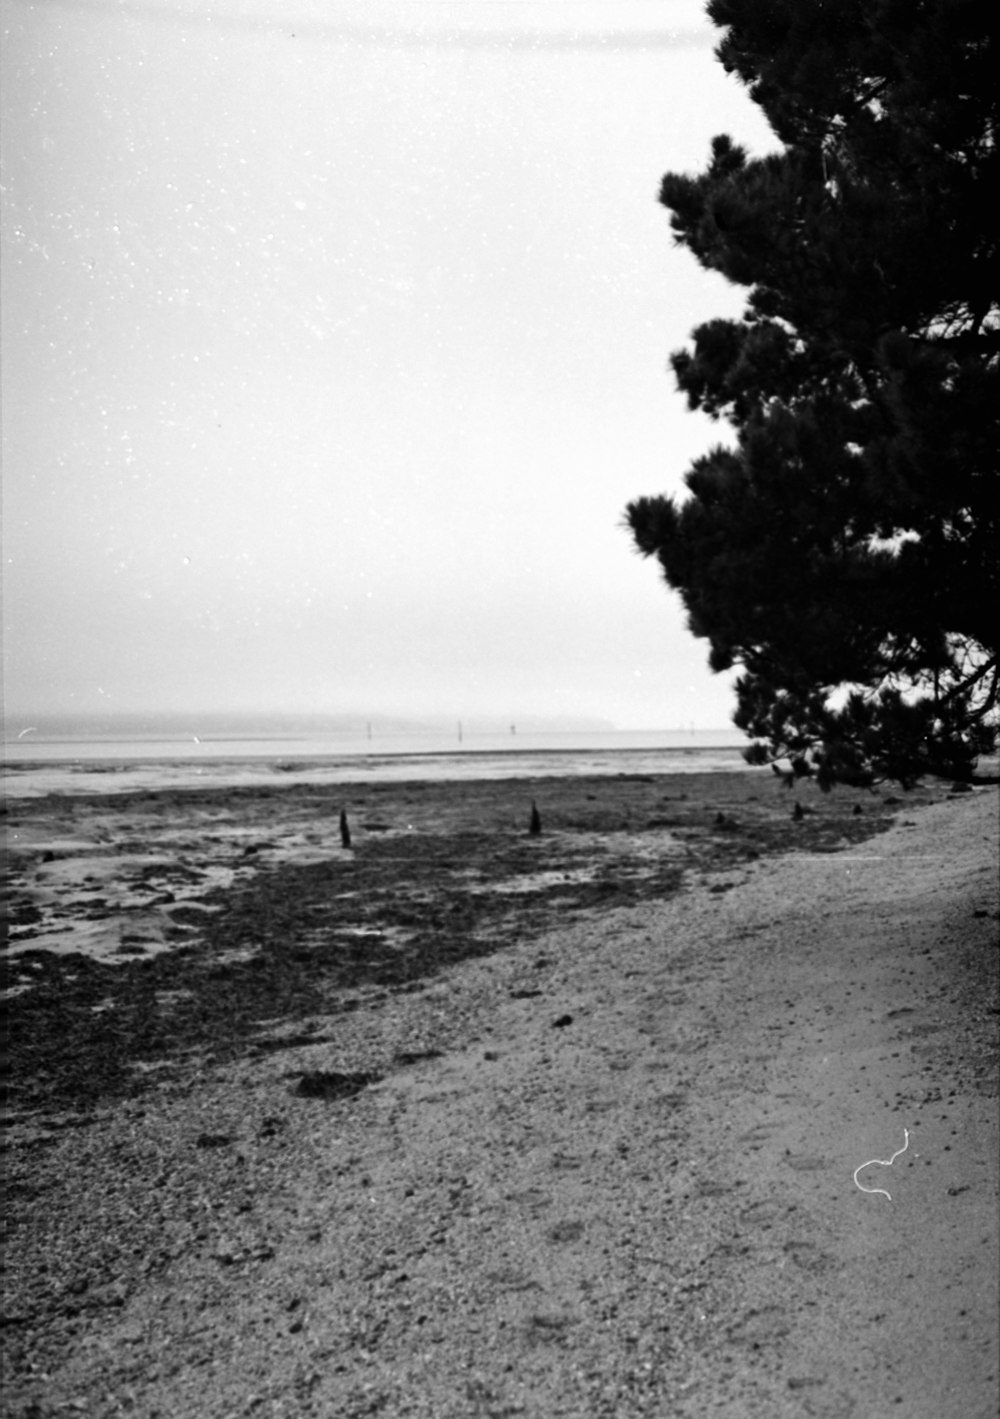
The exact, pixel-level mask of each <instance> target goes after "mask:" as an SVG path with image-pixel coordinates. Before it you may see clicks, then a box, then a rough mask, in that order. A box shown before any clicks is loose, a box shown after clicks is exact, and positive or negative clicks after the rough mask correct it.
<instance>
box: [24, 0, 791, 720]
mask: <svg viewBox="0 0 1000 1419" xmlns="http://www.w3.org/2000/svg"><path fill="white" fill-rule="evenodd" d="M2 16H3V75H2V79H3V107H4V126H3V141H4V145H5V150H6V151H5V167H6V184H5V194H4V204H5V205H4V256H3V282H4V287H3V339H4V349H3V357H4V358H3V371H4V375H3V378H4V389H3V394H4V444H5V447H4V514H5V516H4V590H5V604H4V622H5V655H4V659H5V670H6V691H5V693H6V701H7V708H8V713H9V715H10V716H11V717H12V719H15V718H16V717H17V716H20V715H25V714H31V713H36V714H37V713H42V712H44V711H46V710H50V711H60V712H62V711H66V710H71V709H74V708H75V709H79V710H82V711H93V710H112V709H121V710H135V709H141V710H156V709H160V708H163V709H170V710H188V709H199V708H201V709H229V708H247V709H269V708H281V709H301V710H317V711H324V710H330V711H335V712H340V711H345V710H347V711H357V712H360V713H369V714H374V713H378V712H397V713H402V714H407V713H414V714H417V713H421V714H422V713H441V714H443V715H475V714H477V713H490V714H497V715H502V716H505V717H506V716H510V717H513V718H515V719H516V717H517V716H518V714H524V715H527V714H583V715H600V716H603V717H606V718H608V719H610V720H612V721H614V722H615V723H617V724H618V725H619V726H620V727H623V728H626V727H666V728H672V727H674V726H676V725H678V724H688V723H691V722H694V723H697V724H698V725H700V726H716V725H721V724H724V723H726V722H727V720H728V717H729V714H730V712H731V696H730V693H729V691H728V688H727V682H726V681H725V680H722V679H719V678H717V677H714V676H712V675H710V673H709V672H708V670H707V668H706V667H705V660H706V646H705V644H704V643H703V642H697V641H695V640H694V639H693V638H692V637H691V636H690V635H689V634H688V633H687V631H686V630H685V628H684V616H683V611H682V608H681V606H680V604H679V602H678V601H677V600H676V599H675V598H674V597H672V596H670V595H668V594H667V592H666V590H665V589H664V588H663V586H662V584H661V582H660V581H659V578H658V573H657V570H656V568H655V566H653V565H652V564H649V563H644V562H642V561H641V560H640V559H639V558H638V557H637V556H636V555H635V554H634V553H633V551H632V549H631V542H630V539H629V537H628V535H627V534H626V533H625V532H624V531H623V529H622V521H621V519H622V512H623V509H624V505H625V503H626V502H627V501H628V500H629V499H630V498H632V497H634V496H636V495H638V494H640V493H653V492H659V491H667V490H670V491H676V490H678V489H679V487H680V479H681V476H682V474H683V473H684V471H685V469H686V467H687V466H688V464H689V462H690V459H691V458H692V457H693V456H695V455H696V454H697V453H699V452H701V451H703V450H704V449H705V448H707V447H708V446H709V445H710V444H711V443H712V442H713V441H715V440H716V439H718V438H719V437H720V436H724V430H721V429H719V428H717V427H713V426H711V425H710V424H709V423H708V421H707V420H705V419H703V418H701V417H700V416H697V415H693V414H690V413H688V412H687V410H686V407H685V403H684V400H683V398H682V397H681V396H680V395H678V394H677V393H676V392H675V390H674V386H673V378H672V375H670V373H669V372H668V369H667V359H668V356H669V353H670V351H671V350H673V349H675V348H677V347H678V346H679V345H681V344H682V343H683V342H684V341H685V340H686V338H687V336H688V333H689V331H690V330H691V328H692V326H693V325H695V324H696V323H698V322H699V321H701V320H704V319H707V318H710V317H711V316H712V315H714V314H722V313H736V312H737V311H738V310H739V309H740V307H741V298H740V293H739V292H736V291H734V290H732V289H731V288H727V287H726V286H725V285H724V283H723V282H721V280H719V279H717V278H711V277H709V276H708V275H706V274H705V273H703V272H701V270H700V268H699V267H698V266H697V264H696V263H695V261H694V260H693V258H691V257H690V256H688V255H687V254H686V253H684V252H682V251H680V250H677V249H675V248H674V247H673V245H672V240H671V236H670V231H669V217H668V214H667V213H666V211H665V210H664V209H663V208H662V207H660V206H659V205H658V203H657V201H656V196H657V192H658V188H659V182H660V178H661V176H662V174H663V173H664V172H665V171H666V170H667V169H670V168H673V169H678V168H680V169H691V170H693V169H695V168H698V167H701V166H703V165H704V162H705V160H706V156H707V152H708V144H709V140H710V138H711V137H712V135H713V134H715V133H719V132H726V131H728V132H731V133H733V134H734V136H737V137H739V138H740V139H741V140H742V141H745V142H747V143H748V144H749V145H750V147H751V148H752V149H754V150H755V151H761V150H762V149H763V148H765V147H767V146H770V143H769V135H768V131H767V129H766V127H765V126H764V123H763V120H762V118H761V117H760V116H759V114H758V113H757V111H756V110H755V109H754V108H753V106H752V105H751V104H750V102H749V100H748V99H747V98H746V96H745V94H744V93H743V91H742V90H741V89H740V88H739V86H738V85H737V84H736V83H735V82H734V81H733V80H731V79H729V78H727V76H726V75H725V73H724V72H723V70H722V68H721V66H720V65H719V64H718V63H717V62H716V61H715V60H714V59H713V57H712V52H711V51H712V44H713V43H714V42H715V40H716V38H717V35H716V33H715V32H714V31H713V29H712V27H711V26H709V25H708V24H707V22H706V21H704V20H703V18H702V13H701V2H700V0H635V3H633V0H525V3H521V2H520V0H452V3H445V2H444V0H427V3H425V2H424V0H385V2H384V3H379V0H356V3H353V0H340V3H338V0H188V3H184V2H183V0H148V3H147V2H146V0H65V3H62V2H61V0H34V3H32V0H3V6H2Z"/></svg>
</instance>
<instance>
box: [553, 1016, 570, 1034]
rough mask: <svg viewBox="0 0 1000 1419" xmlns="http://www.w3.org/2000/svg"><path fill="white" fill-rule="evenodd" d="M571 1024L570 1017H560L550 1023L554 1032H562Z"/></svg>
mask: <svg viewBox="0 0 1000 1419" xmlns="http://www.w3.org/2000/svg"><path fill="white" fill-rule="evenodd" d="M572 1023H573V1016H572V1015H560V1016H559V1017H558V1019H556V1020H553V1021H552V1028H553V1029H555V1030H563V1029H565V1028H566V1026H567V1025H572Z"/></svg>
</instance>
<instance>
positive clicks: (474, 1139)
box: [2, 775, 1000, 1419]
mask: <svg viewBox="0 0 1000 1419" xmlns="http://www.w3.org/2000/svg"><path fill="white" fill-rule="evenodd" d="M473 790H475V791H473ZM532 796H537V797H538V798H539V804H540V809H541V811H542V818H543V834H542V836H541V837H540V838H537V839H529V838H527V837H526V836H525V834H524V826H525V823H526V809H527V805H528V804H529V803H530V799H531V797H532ZM800 796H801V797H802V801H803V804H804V806H805V807H806V808H807V809H809V810H810V811H809V812H807V814H806V816H805V818H804V819H803V820H802V821H798V822H793V821H792V819H791V812H790V807H791V802H792V799H791V797H790V796H789V795H787V794H784V792H783V791H782V790H781V789H780V788H779V787H778V786H777V785H775V784H774V783H773V781H771V780H770V778H767V777H758V776H756V775H751V776H747V775H743V776H737V775H732V776H727V775H718V776H709V777H708V778H706V779H705V780H699V781H698V782H697V783H695V782H694V781H693V780H692V781H690V782H686V783H681V782H680V781H679V780H678V779H664V778H660V779H657V778H655V777H653V778H643V779H642V780H639V781H620V782H616V783H614V784H608V783H604V784H603V785H595V784H594V783H592V782H589V781H586V780H580V781H575V782H573V783H571V784H560V785H559V786H558V787H557V786H553V785H548V786H546V788H545V790H544V795H543V794H542V792H541V791H540V789H538V788H537V787H533V786H532V785H529V784H521V785H517V784H514V785H511V784H504V785H499V784H495V785H485V786H481V785H473V786H470V785H461V786H457V785H456V786H452V787H451V788H449V787H448V786H445V785H436V786H432V787H427V786H418V785H414V786H411V787H409V788H407V789H405V790H403V789H402V788H400V787H398V786H397V787H394V788H392V789H387V790H386V791H385V792H384V793H382V794H380V793H379V792H377V791H376V790H375V789H372V788H367V789H365V790H364V791H363V792H362V790H360V789H359V790H358V791H357V794H356V795H355V797H354V798H353V799H351V800H350V803H349V806H350V811H351V822H352V824H353V825H354V835H353V842H352V846H351V847H350V848H349V849H345V848H343V847H341V846H340V843H339V829H338V819H337V811H339V806H340V802H341V800H340V799H337V800H331V799H330V797H329V796H326V797H323V796H321V795H320V796H315V795H311V794H310V792H309V791H308V790H306V789H289V790H287V791H285V792H283V793H275V794H268V795H265V796H264V797H263V798H262V797H261V795H260V794H259V793H258V792H256V791H255V792H253V793H248V794H246V795H243V796H240V795H235V796H234V795H231V794H229V795H226V794H218V795H215V796H214V797H213V796H212V795H204V794H202V795H197V794H192V795H188V796H184V795H148V796H145V797H143V796H130V797H129V798H128V799H124V800H123V799H122V798H120V797H119V798H118V799H115V800H112V799H111V798H108V799H99V800H95V801H91V802H88V803H87V804H86V805H85V806H83V805H81V804H80V803H79V802H76V801H74V800H72V799H69V798H67V799H65V800H62V799H51V800H42V801H39V802H35V803H32V804H30V805H19V806H18V807H17V811H16V813H12V814H11V821H10V825H9V826H10V829H11V837H12V841H14V842H15V846H16V848H17V851H16V854H15V859H14V863H13V872H12V884H13V920H14V923H15V928H16V929H15V932H14V940H13V946H14V957H13V959H12V960H11V961H9V963H8V975H7V978H6V982H5V983H6V985H7V988H8V992H9V997H8V999H9V1008H10V1011H11V1026H12V1028H11V1033H10V1054H11V1063H12V1090H11V1095H10V1110H9V1114H8V1118H7V1124H8V1127H7V1129H6V1130H5V1131H6V1134H7V1136H8V1174H9V1178H10V1203H9V1208H8V1211H9V1214H10V1220H11V1226H10V1237H9V1242H8V1248H7V1255H6V1272H5V1275H6V1297H5V1300H6V1326H5V1360H4V1365H5V1376H4V1386H3V1394H4V1399H3V1401H2V1403H3V1412H4V1413H5V1414H10V1415H17V1416H21V1419H28V1416H45V1415H49V1414H59V1413H72V1412H77V1413H83V1414H87V1415H96V1416H104V1415H107V1416H110V1415H117V1414H134V1415H142V1416H153V1415H164V1416H167V1415H170V1416H191V1419H196V1417H197V1419H201V1416H212V1417H213V1419H214V1416H224V1415H225V1416H227V1415H243V1414H247V1415H257V1414H259V1415H272V1414H274V1415H277V1414H282V1415H288V1416H293V1415H299V1414H302V1415H317V1416H327V1415H329V1416H346V1417H349V1419H353V1416H361V1415H369V1414H370V1415H384V1416H414V1417H415V1419H416V1416H426V1419H459V1416H462V1419H464V1416H498V1417H499V1416H505V1415H526V1416H537V1419H546V1416H555V1415H562V1416H579V1419H591V1417H592V1416H593V1419H597V1416H609V1419H610V1416H631V1415H656V1416H667V1415H669V1416H674V1415H677V1416H692V1419H693V1416H701V1415H718V1416H732V1419H755V1416H760V1419H765V1416H767V1417H768V1419H769V1417H770V1416H775V1419H783V1416H798V1415H814V1416H826V1417H827V1419H840V1416H844V1419H846V1417H847V1416H856V1417H857V1419H881V1416H889V1415H893V1416H898V1415H902V1416H907V1419H951V1416H954V1419H987V1416H994V1415H995V1414H996V1412H997V1405H998V1398H1000V1382H998V1375H1000V1353H998V1352H1000V1344H998V1340H997V1334H998V1318H1000V1307H998V1297H997V1289H998V1286H997V1277H998V1265H1000V1253H998V1220H997V1198H998V1112H997V1063H998V1054H997V1045H998V1040H997V1021H998V1015H997V1009H998V994H997V990H998V964H997V919H998V917H997V882H996V861H997V798H996V794H995V793H993V792H991V791H988V790H987V791H977V792H975V793H968V794H963V795H960V796H956V797H948V796H946V795H945V794H944V793H943V792H941V791H940V790H938V791H928V792H926V793H924V794H922V795H920V796H917V797H910V798H908V799H907V800H906V801H905V802H903V803H902V804H900V803H887V802H886V801H885V799H884V798H882V799H878V800H875V799H872V798H870V797H864V798H862V799H860V800H856V799H854V798H852V797H851V796H850V795H840V796H838V795H837V794H834V795H831V796H830V797H829V798H826V799H823V798H820V797H819V796H818V795H816V796H815V797H808V795H806V794H802V795H800ZM855 806H858V807H860V808H861V809H862V812H861V813H860V814H857V813H855V812H854V808H855ZM335 810H336V811H335ZM247 849H252V851H250V852H248V851H247ZM81 862H86V863H88V864H89V865H88V867H87V868H86V870H82V869H81V867H80V864H81ZM53 869H55V870H53ZM209 869H211V870H209ZM47 870H48V872H47ZM171 871H173V872H174V875H175V880H174V881H173V883H171V881H170V880H168V879H169V873H170V872H171ZM199 874H204V875H201V876H199ZM88 878H89V879H90V880H89V881H88V880H87V879H88ZM178 887H182V888H184V893H185V894H183V895H182V893H180V892H178V891H177V890H176V889H177V888H178ZM88 894H89V895H88ZM95 899H97V900H96V904H95ZM54 923H55V924H56V925H58V926H60V927H61V928H62V929H64V931H63V934H64V936H65V938H66V939H65V940H64V941H63V944H62V946H61V947H60V944H59V941H58V939H56V938H57V937H58V936H59V932H55V931H53V924H54ZM123 923H124V925H123ZM81 925H89V927H91V928H92V930H91V931H90V932H89V934H88V933H86V932H83V933H81V931H80V927H81ZM126 938H129V939H126ZM67 940H68V941H70V942H71V943H72V944H71V945H69V946H67ZM128 947H132V948H133V949H132V950H131V951H130V950H127V949H125V948H128ZM904 1144H905V1148H904ZM900 1150H902V1151H900ZM890 1158H891V1159H892V1162H891V1163H890V1162H889V1160H890ZM877 1160H881V1161H877ZM862 1165H866V1166H862ZM862 1188H864V1189H866V1190H864V1191H863V1190H862ZM876 1188H882V1189H884V1190H885V1192H888V1193H889V1194H890V1197H886V1196H885V1195H884V1193H883V1192H876V1191H874V1189H876Z"/></svg>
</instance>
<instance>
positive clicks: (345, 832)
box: [340, 808, 351, 847]
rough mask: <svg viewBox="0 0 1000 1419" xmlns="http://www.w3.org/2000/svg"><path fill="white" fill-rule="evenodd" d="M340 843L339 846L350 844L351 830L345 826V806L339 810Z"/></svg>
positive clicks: (348, 845)
mask: <svg viewBox="0 0 1000 1419" xmlns="http://www.w3.org/2000/svg"><path fill="white" fill-rule="evenodd" d="M340 845H341V847H350V845H351V830H350V828H349V827H348V826H347V809H346V808H341V810H340Z"/></svg>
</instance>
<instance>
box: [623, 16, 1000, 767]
mask: <svg viewBox="0 0 1000 1419" xmlns="http://www.w3.org/2000/svg"><path fill="white" fill-rule="evenodd" d="M708 9H709V15H710V16H711V18H712V20H713V21H714V22H715V23H716V24H717V25H719V26H720V27H722V28H723V29H724V31H725V32H724V36H723V39H722V41H721V43H720V45H719V47H718V49H717V56H718V58H719V59H720V61H721V62H722V63H723V64H724V66H725V67H726V69H727V70H729V71H730V72H733V73H735V74H736V75H738V77H739V78H740V80H741V81H742V82H743V83H744V84H745V85H747V87H748V89H749V92H750V95H751V97H752V98H753V99H754V101H755V102H756V103H758V104H759V105H760V106H761V108H762V109H763V111H764V113H765V114H766V116H767V118H768V120H769V122H770V124H771V127H772V129H773V131H774V133H775V135H776V136H777V138H778V139H779V141H780V143H781V144H782V148H781V150H780V151H779V152H777V153H773V154H769V155H767V156H765V157H763V158H751V157H750V156H749V155H748V154H747V153H746V151H745V150H744V149H743V148H741V147H740V146H739V145H737V144H736V143H734V142H733V140H732V139H731V138H728V137H725V136H721V137H717V138H715V139H714V140H713V143H712V152H711V159H710V162H709V164H708V167H707V169H706V170H705V171H704V172H703V173H701V174H699V175H696V176H690V175H683V174H676V173H669V174H667V176H666V177H665V178H664V180H663V185H662V190H661V201H662V203H663V204H664V206H666V207H667V208H668V209H669V211H670V213H671V227H672V230H673V233H674V236H675V239H676V240H677V242H678V243H680V244H681V245H683V246H685V247H687V248H688V249H689V250H690V251H691V252H692V253H693V254H694V256H695V257H696V258H697V260H698V261H699V262H700V263H701V265H702V266H704V267H706V268H709V269H712V270H716V271H719V272H721V273H722V274H723V275H724V276H726V277H727V278H728V279H729V280H730V281H732V282H734V283H735V284H737V285H740V286H743V287H746V288H748V293H747V300H746V307H745V310H744V313H743V316H742V318H741V319H739V320H712V321H709V322H708V323H706V324H704V325H702V326H700V327H698V328H697V329H696V330H695V331H694V332H693V336H692V340H693V347H692V348H690V349H685V350H681V351H679V352H677V353H676V354H674V356H673V357H672V365H673V370H674V374H675V376H676V379H677V383H678V386H679V388H680V390H681V391H682V392H683V393H684V394H686V396H687V400H688V404H689V406H690V407H691V408H692V409H700V410H703V411H704V412H706V413H708V414H709V415H710V416H712V417H713V418H715V419H724V420H726V421H727V422H728V423H729V424H730V425H731V426H732V428H733V430H734V431H735V442H734V443H733V444H731V445H730V446H725V445H719V446H717V447H716V448H714V449H713V450H711V451H710V452H709V453H708V454H706V455H705V456H704V457H702V458H699V459H697V460H696V461H695V463H694V464H693V466H692V467H691V469H690V470H689V471H688V473H687V475H686V477H685V482H686V485H687V488H688V496H687V497H686V498H685V499H684V500H682V501H677V500H675V499H672V498H669V497H652V498H650V497H643V498H639V499H636V500H635V501H634V502H632V503H631V504H630V505H629V507H628V510H627V520H628V523H629V526H630V528H631V531H632V534H633V537H634V540H635V543H636V545H637V547H638V549H639V550H640V551H641V552H642V553H643V554H644V555H647V556H655V557H657V558H658V560H659V561H660V563H661V566H662V568H663V571H664V574H665V577H666V580H667V582H668V584H669V585H670V586H671V587H672V588H674V589H675V590H677V591H678V592H679V593H680V595H681V597H682V599H683V601H684V604H685V606H686V609H687V612H688V619H689V625H690V628H691V630H692V631H693V633H694V634H695V635H697V636H702V637H705V638H707V639H708V641H709V643H710V646H711V654H710V661H709V663H710V665H711V666H712V667H713V668H714V669H716V670H723V669H728V668H730V667H732V666H738V667H740V668H741V671H742V673H741V675H740V677H739V679H738V681H737V709H736V713H735V715H734V719H735V722H736V723H737V725H738V726H739V727H740V728H741V729H743V730H744V731H745V732H746V733H747V734H748V735H749V736H750V737H751V738H752V739H753V741H754V743H753V744H752V746H751V748H750V749H749V750H748V753H747V756H748V758H750V759H751V761H752V762H758V763H760V762H766V761H768V760H769V759H770V760H776V759H779V758H789V759H791V761H792V765H793V768H794V770H795V772H797V773H799V774H807V773H808V774H811V773H815V774H817V775H818V778H819V781H820V783H821V784H823V785H824V786H829V785H830V784H832V783H835V782H838V781H843V782H850V783H855V784H864V783H871V782H874V781H875V780H877V779H881V778H892V779H896V780H898V781H899V782H901V783H904V784H912V783H914V782H915V781H916V780H917V779H919V778H920V777H921V776H922V775H923V774H927V773H931V774H940V775H946V776H949V777H952V778H955V779H959V780H966V781H968V780H970V779H972V778H973V776H974V773H975V769H976V766H977V761H978V759H979V757H980V756H981V755H982V754H984V753H988V752H989V751H990V750H991V749H992V748H993V747H994V746H995V741H996V733H997V710H998V692H1000V669H998V656H997V650H998V645H997V628H998V618H997V612H996V608H997V606H998V605H1000V568H998V546H1000V540H998V533H1000V507H998V498H997V493H998V489H997V486H996V470H997V454H998V451H1000V309H998V302H997V295H998V294H1000V293H998V291H997V226H996V222H995V219H994V218H993V215H992V212H993V207H994V204H995V196H994V194H995V193H996V192H997V191H1000V161H998V150H997V136H998V131H997V118H998V114H997V102H998V100H997V94H998V86H997V85H996V83H995V73H996V53H995V50H996V46H995V43H994V29H995V22H994V19H993V10H992V4H991V3H990V4H987V3H983V0H864V3H861V0H838V3H836V4H830V3H824V0H711V3H710V4H709V7H708Z"/></svg>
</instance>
